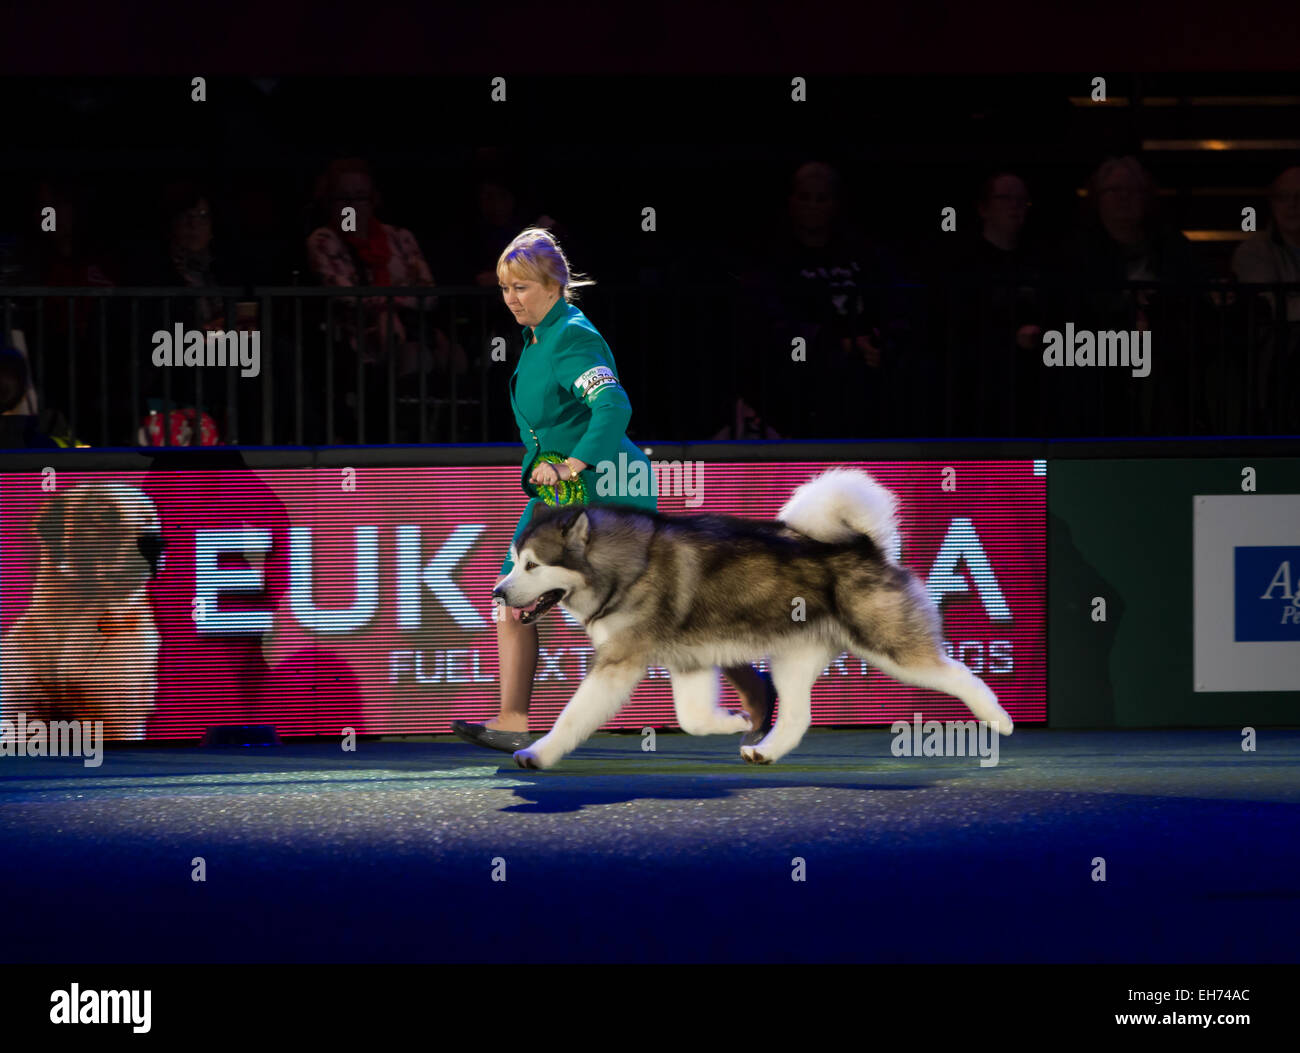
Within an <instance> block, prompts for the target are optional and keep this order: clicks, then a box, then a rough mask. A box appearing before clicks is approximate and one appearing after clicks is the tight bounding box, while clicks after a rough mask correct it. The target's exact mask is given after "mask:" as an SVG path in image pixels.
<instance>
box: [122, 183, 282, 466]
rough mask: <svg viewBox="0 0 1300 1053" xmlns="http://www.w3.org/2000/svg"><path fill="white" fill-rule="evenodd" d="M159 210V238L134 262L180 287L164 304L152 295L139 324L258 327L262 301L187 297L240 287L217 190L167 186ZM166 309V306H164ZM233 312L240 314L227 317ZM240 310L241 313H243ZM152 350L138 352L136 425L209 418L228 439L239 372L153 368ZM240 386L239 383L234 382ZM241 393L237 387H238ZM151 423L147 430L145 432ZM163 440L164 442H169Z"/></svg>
mask: <svg viewBox="0 0 1300 1053" xmlns="http://www.w3.org/2000/svg"><path fill="white" fill-rule="evenodd" d="M159 200H160V204H159V210H158V216H157V223H156V226H155V228H154V229H155V232H156V233H155V236H154V238H153V240H152V241H151V242H150V243H149V244H147V245H145V246H143V249H142V253H141V259H140V260H139V261H138V262H137V264H136V266H135V276H134V279H133V280H134V282H135V283H137V284H140V285H151V286H161V287H164V288H166V287H169V286H175V287H177V288H178V293H177V295H176V296H174V297H170V298H168V299H167V300H166V301H161V300H148V301H144V302H143V303H141V305H140V311H141V315H140V318H141V322H140V326H141V329H142V330H143V331H144V332H150V331H153V330H154V329H160V328H163V327H168V328H169V327H171V326H175V325H178V324H179V325H182V326H184V328H185V329H187V330H190V329H197V330H202V331H205V332H216V331H219V330H227V329H238V328H255V327H256V325H257V311H258V305H257V304H255V303H252V302H249V303H247V304H244V305H243V306H242V307H241V306H238V305H237V303H236V302H231V303H227V302H226V300H225V299H223V298H222V297H220V296H200V295H194V294H185V293H183V292H180V291H179V290H180V289H184V288H189V289H213V288H219V287H228V286H237V285H239V284H241V279H242V275H240V274H239V273H238V271H237V269H236V268H235V267H233V266H232V265H231V263H230V262H229V259H228V254H227V252H223V251H222V249H221V247H220V243H219V241H218V238H217V236H216V233H215V232H216V230H217V229H218V227H219V226H220V228H221V229H223V230H224V229H225V224H224V223H220V219H221V217H220V216H219V215H218V214H217V210H216V207H215V195H214V194H213V192H212V191H211V190H210V189H209V188H208V187H207V186H205V185H204V184H202V183H200V182H198V181H193V180H177V181H175V182H172V183H169V184H167V185H166V186H165V187H163V188H162V191H161V193H160V194H159ZM224 240H225V241H226V248H227V249H228V250H229V251H230V253H231V254H233V251H234V247H233V246H231V245H230V244H229V242H230V241H231V240H233V239H231V238H229V237H227V238H225V239H224ZM164 308H165V310H164ZM230 310H233V311H234V316H233V317H227V314H228V311H230ZM241 312H242V313H241ZM149 351H150V349H149V348H148V347H146V348H145V349H143V350H141V349H137V355H138V365H139V367H140V370H141V373H140V377H139V378H138V381H137V383H138V389H139V391H140V392H141V393H142V395H143V399H144V401H143V405H141V406H140V407H139V410H140V412H139V420H137V422H136V424H137V427H139V426H141V425H143V424H144V423H145V420H146V418H147V416H148V414H150V413H159V414H162V415H163V417H164V418H167V416H168V415H169V414H171V413H173V412H180V413H181V414H183V415H189V414H193V415H194V416H195V417H196V419H197V418H198V417H199V416H200V414H202V413H207V414H209V415H210V417H211V419H212V421H213V422H214V425H215V428H216V431H217V434H218V436H220V437H221V438H222V439H223V440H224V441H230V438H231V432H230V426H229V425H230V421H231V419H232V417H231V414H230V406H229V402H230V399H231V395H232V393H231V387H232V377H235V375H236V374H235V373H234V371H233V370H232V369H231V368H230V367H228V366H196V367H190V368H187V369H184V370H160V369H157V368H155V367H154V365H153V361H152V357H151V354H150V353H149ZM236 383H237V381H236ZM234 397H235V398H238V390H237V389H236V390H235V392H234ZM147 430H148V429H147V428H146V433H147ZM164 444H165V443H164Z"/></svg>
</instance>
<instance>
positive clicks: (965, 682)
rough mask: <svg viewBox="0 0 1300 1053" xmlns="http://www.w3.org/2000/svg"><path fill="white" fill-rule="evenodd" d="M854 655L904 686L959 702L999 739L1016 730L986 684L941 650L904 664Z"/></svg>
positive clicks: (879, 656) (867, 653)
mask: <svg viewBox="0 0 1300 1053" xmlns="http://www.w3.org/2000/svg"><path fill="white" fill-rule="evenodd" d="M854 653H855V654H857V655H859V656H860V657H862V658H865V659H866V660H867V661H868V662H870V663H871V664H872V665H874V666H876V667H877V668H878V669H880V670H881V671H882V672H884V673H887V674H889V675H890V676H892V677H893V678H894V679H895V680H900V681H902V682H903V683H904V684H913V685H915V686H916V687H925V688H929V689H930V690H932V691H942V692H943V693H944V694H946V695H952V696H953V697H954V698H959V699H961V701H963V702H965V703H966V705H967V707H968V708H969V709H970V711H971V712H972V713H974V714H975V716H976V718H978V719H979V720H983V721H985V722H986V723H988V724H989V725H991V726H994V727H996V728H997V730H998V733H999V734H1001V735H1010V734H1011V732H1012V730H1013V728H1014V726H1015V725H1014V723H1013V722H1012V720H1011V714H1009V713H1008V712H1007V711H1006V710H1005V709H1003V708H1002V706H1001V704H1000V703H999V702H998V696H997V695H995V694H994V693H993V692H992V690H991V689H990V688H989V686H988V684H986V683H984V681H983V680H981V679H980V678H979V677H977V676H976V675H975V674H974V673H972V672H971V671H970V670H969V669H968V668H967V667H966V665H965V664H964V663H962V662H959V661H957V660H956V659H955V658H949V657H948V656H947V655H946V654H944V653H943V652H942V651H940V650H935V651H934V652H932V653H930V654H928V655H926V656H924V657H917V658H909V659H907V660H905V661H895V660H893V659H891V658H888V657H887V656H885V655H883V654H877V653H875V652H872V651H866V650H863V651H858V650H856V649H855V650H854Z"/></svg>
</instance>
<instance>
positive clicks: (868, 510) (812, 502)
mask: <svg viewBox="0 0 1300 1053" xmlns="http://www.w3.org/2000/svg"><path fill="white" fill-rule="evenodd" d="M897 508H898V498H897V497H895V496H894V494H893V492H892V491H890V490H886V489H885V488H884V487H883V486H881V485H880V484H879V483H878V482H876V481H875V480H874V479H873V478H871V476H869V475H868V474H867V473H866V472H864V471H861V470H860V469H857V468H832V469H830V471H827V472H822V474H821V475H818V476H816V477H815V478H812V479H809V480H808V482H806V483H804V484H803V486H801V487H799V489H798V490H796V491H795V492H794V493H793V494H791V495H790V500H788V501H787V502H786V503H785V506H784V507H783V508H782V509H781V511H780V512H778V513H777V516H776V518H777V519H779V520H780V521H781V522H782V523H785V524H786V526H789V527H793V528H794V529H795V530H797V531H799V533H801V534H807V535H808V536H809V537H810V538H814V539H816V540H817V541H848V540H850V539H851V538H853V537H854V536H855V535H858V534H866V535H867V537H869V538H871V540H872V541H874V542H875V543H876V547H877V548H878V549H880V551H881V552H883V553H884V554H885V555H886V556H887V557H888V558H889V559H897V558H898V553H899V537H898V516H897Z"/></svg>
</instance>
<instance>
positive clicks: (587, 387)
mask: <svg viewBox="0 0 1300 1053" xmlns="http://www.w3.org/2000/svg"><path fill="white" fill-rule="evenodd" d="M611 385H613V386H614V387H618V377H616V376H614V371H613V370H612V369H610V368H609V367H608V366H593V367H592V368H591V369H589V370H587V372H585V373H583V374H582V376H580V377H579V378H578V379H577V380H575V381H574V382H573V388H574V390H575V391H576V392H577V393H578V398H580V399H582V400H583V401H584V402H586V404H587V405H588V406H590V405H591V404H592V403H593V402H595V401H596V396H597V395H598V394H600V392H602V391H604V390H605V389H606V388H607V387H609V386H611Z"/></svg>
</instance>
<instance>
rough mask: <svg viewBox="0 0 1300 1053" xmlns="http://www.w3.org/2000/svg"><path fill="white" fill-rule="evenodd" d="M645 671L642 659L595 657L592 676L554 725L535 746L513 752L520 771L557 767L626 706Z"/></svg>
mask: <svg viewBox="0 0 1300 1053" xmlns="http://www.w3.org/2000/svg"><path fill="white" fill-rule="evenodd" d="M645 671H646V663H645V661H644V660H643V659H639V660H633V659H625V660H622V661H617V662H615V661H608V660H606V661H601V659H600V656H599V655H597V656H596V662H595V665H594V666H593V667H592V669H591V672H590V673H588V674H587V678H586V679H585V680H583V682H582V683H581V684H579V685H578V690H577V691H575V692H574V693H573V697H572V698H571V699H569V704H568V705H567V706H565V707H564V709H563V710H562V711H561V712H560V715H559V716H558V717H556V718H555V725H554V726H553V727H552V728H551V730H550V731H548V732H547V733H546V734H545V735H543V736H542V737H541V738H540V739H538V740H537V741H536V742H534V743H532V744H531V745H529V746H527V747H525V748H524V749H521V750H516V751H515V755H514V757H515V763H516V764H518V765H519V767H521V768H549V767H551V766H552V765H554V764H558V763H559V762H560V760H562V759H563V758H564V757H565V756H567V755H568V754H570V753H572V752H573V751H574V750H576V749H577V748H578V747H579V746H581V745H582V744H583V743H584V742H586V741H587V739H589V738H591V736H592V735H593V734H594V733H595V731H596V729H597V728H599V727H600V726H601V725H602V724H604V723H605V721H607V720H609V719H610V718H611V717H613V716H614V715H615V714H616V713H617V712H618V711H619V710H620V709H622V708H623V707H624V706H625V705H627V700H628V699H629V698H631V697H632V691H633V689H634V688H635V687H636V685H637V684H639V683H640V682H641V680H642V678H644V677H645Z"/></svg>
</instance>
